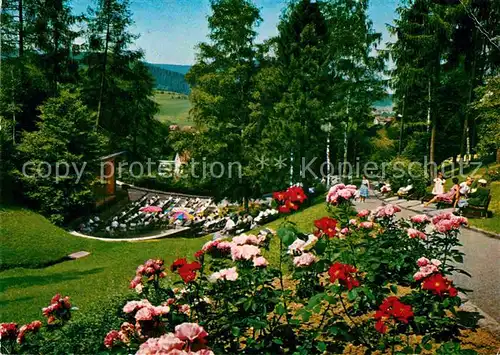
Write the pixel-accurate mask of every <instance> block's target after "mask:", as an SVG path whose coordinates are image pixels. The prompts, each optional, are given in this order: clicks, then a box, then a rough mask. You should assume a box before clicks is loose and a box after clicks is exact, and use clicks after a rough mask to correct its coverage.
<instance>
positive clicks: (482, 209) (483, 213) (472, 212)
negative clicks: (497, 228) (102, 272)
mask: <svg viewBox="0 0 500 355" xmlns="http://www.w3.org/2000/svg"><path fill="white" fill-rule="evenodd" d="M490 202H491V194H490V195H488V198H487V199H486V202H485V203H484V204H483V205H481V206H473V205H467V206H465V207H464V208H462V209H461V210H460V212H461V214H462V215H463V216H465V217H471V218H472V217H488V207H489V205H490Z"/></svg>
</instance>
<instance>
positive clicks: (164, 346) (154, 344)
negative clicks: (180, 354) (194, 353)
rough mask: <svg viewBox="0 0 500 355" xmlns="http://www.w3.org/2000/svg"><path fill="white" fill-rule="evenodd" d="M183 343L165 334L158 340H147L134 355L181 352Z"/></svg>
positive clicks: (171, 335) (173, 336)
mask: <svg viewBox="0 0 500 355" xmlns="http://www.w3.org/2000/svg"><path fill="white" fill-rule="evenodd" d="M184 343H185V342H184V341H182V340H180V339H179V338H177V337H176V336H175V335H174V334H172V333H167V334H164V335H162V336H161V337H159V338H149V339H148V340H147V341H146V342H145V343H143V344H141V346H140V347H139V350H138V351H137V353H136V355H151V354H167V353H168V354H174V353H175V352H176V351H181V349H182V347H183V346H184Z"/></svg>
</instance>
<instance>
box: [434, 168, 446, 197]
mask: <svg viewBox="0 0 500 355" xmlns="http://www.w3.org/2000/svg"><path fill="white" fill-rule="evenodd" d="M445 182H446V180H445V179H444V178H443V173H442V172H439V173H438V175H437V177H436V178H435V179H434V187H433V189H432V194H433V195H441V194H444V183H445Z"/></svg>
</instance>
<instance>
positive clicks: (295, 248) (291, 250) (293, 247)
mask: <svg viewBox="0 0 500 355" xmlns="http://www.w3.org/2000/svg"><path fill="white" fill-rule="evenodd" d="M305 244H306V242H305V241H304V240H302V239H300V238H297V239H295V240H294V241H293V243H292V244H290V246H289V247H288V254H296V253H299V252H302V250H303V249H302V248H303V247H304V245H305Z"/></svg>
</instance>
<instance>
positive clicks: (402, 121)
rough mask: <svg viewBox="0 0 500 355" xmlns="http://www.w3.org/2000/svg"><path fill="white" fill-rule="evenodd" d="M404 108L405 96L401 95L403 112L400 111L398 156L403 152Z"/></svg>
mask: <svg viewBox="0 0 500 355" xmlns="http://www.w3.org/2000/svg"><path fill="white" fill-rule="evenodd" d="M405 106H406V94H405V95H403V110H402V111H401V123H400V124H401V127H400V128H399V149H398V155H401V152H402V151H403V131H404V123H405V121H404V120H405Z"/></svg>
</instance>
